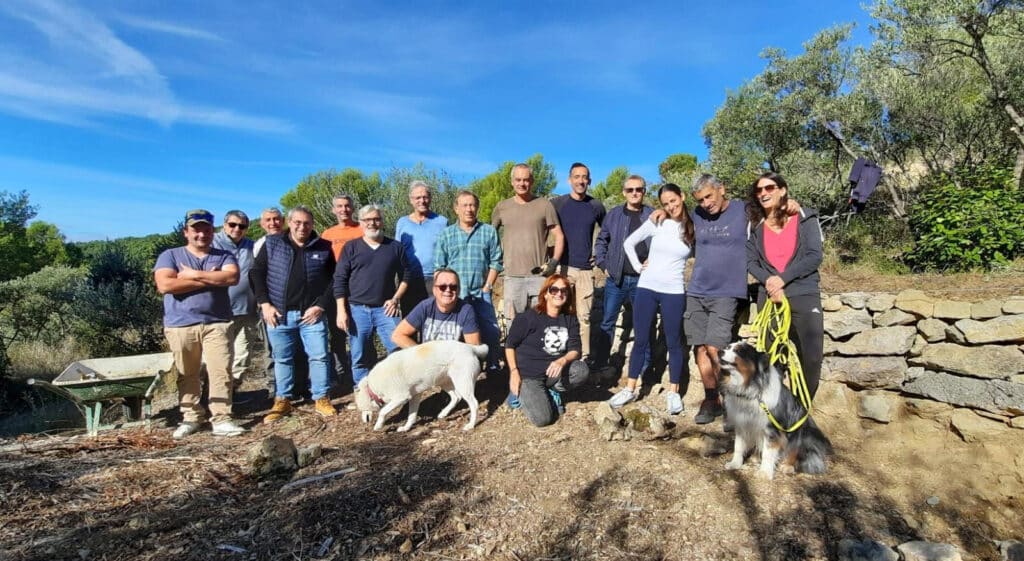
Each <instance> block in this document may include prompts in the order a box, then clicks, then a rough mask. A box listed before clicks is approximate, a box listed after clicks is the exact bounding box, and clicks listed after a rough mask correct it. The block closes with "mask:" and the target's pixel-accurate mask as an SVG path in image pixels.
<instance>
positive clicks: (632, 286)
mask: <svg viewBox="0 0 1024 561" xmlns="http://www.w3.org/2000/svg"><path fill="white" fill-rule="evenodd" d="M639 280H640V277H633V276H625V275H623V277H622V286H616V285H615V281H614V280H612V278H611V277H608V281H607V282H605V284H604V314H603V315H602V318H601V329H599V330H598V332H597V333H595V334H594V338H595V339H596V340H595V341H594V354H596V355H597V356H596V357H595V362H597V363H598V364H605V363H607V362H608V357H609V355H610V354H611V350H612V342H613V341H615V324H616V323H618V321H619V313H620V312H622V306H624V305H625V304H626V302H627V301H628V302H630V303H632V302H633V301H634V300H635V299H636V283H637V282H638V281H639ZM636 331H637V326H636V325H633V332H634V337H635V333H636ZM650 363H651V349H650V347H648V348H647V353H646V354H645V355H644V364H643V370H646V369H647V365H648V364H650Z"/></svg>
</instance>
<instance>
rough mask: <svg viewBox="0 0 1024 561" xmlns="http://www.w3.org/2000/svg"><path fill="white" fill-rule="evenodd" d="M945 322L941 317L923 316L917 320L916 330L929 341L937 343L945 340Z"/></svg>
mask: <svg viewBox="0 0 1024 561" xmlns="http://www.w3.org/2000/svg"><path fill="white" fill-rule="evenodd" d="M946 327H947V326H946V322H944V321H942V320H941V319H935V318H925V319H923V320H921V321H919V322H917V331H918V333H920V334H921V336H922V337H924V340H925V341H928V342H929V343H939V342H941V341H945V340H946Z"/></svg>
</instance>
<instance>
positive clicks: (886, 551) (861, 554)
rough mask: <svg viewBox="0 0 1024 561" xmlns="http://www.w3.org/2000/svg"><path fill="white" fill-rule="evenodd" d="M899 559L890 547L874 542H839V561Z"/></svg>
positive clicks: (892, 560) (887, 560)
mask: <svg viewBox="0 0 1024 561" xmlns="http://www.w3.org/2000/svg"><path fill="white" fill-rule="evenodd" d="M899 558H900V556H899V554H898V553H896V552H895V551H893V550H892V548H891V547H889V546H887V545H885V544H884V543H881V542H876V541H875V540H864V541H857V540H851V539H849V538H846V539H842V540H840V541H839V561H899Z"/></svg>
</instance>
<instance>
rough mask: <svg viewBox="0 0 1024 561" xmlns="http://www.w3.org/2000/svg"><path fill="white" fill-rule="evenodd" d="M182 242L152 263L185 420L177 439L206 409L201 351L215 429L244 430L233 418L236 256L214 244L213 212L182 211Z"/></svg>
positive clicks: (221, 431)
mask: <svg viewBox="0 0 1024 561" xmlns="http://www.w3.org/2000/svg"><path fill="white" fill-rule="evenodd" d="M184 234H185V239H186V240H187V242H188V243H187V244H186V245H185V246H183V247H175V248H171V249H168V250H166V251H164V252H163V253H161V254H160V256H159V257H158V258H157V260H156V265H154V267H153V280H154V282H155V283H156V289H157V291H158V292H160V294H163V295H164V334H165V335H166V336H167V342H168V344H169V345H170V348H171V352H172V353H173V354H174V366H175V367H176V368H177V370H178V401H179V404H180V407H181V414H182V417H183V421H182V423H181V425H179V426H178V428H177V429H176V430H175V431H174V438H176V439H181V438H185V437H187V436H189V435H190V434H192V433H194V432H196V431H197V430H199V428H200V426H202V424H203V422H204V421H205V419H206V410H205V409H204V408H203V406H202V405H200V403H199V397H200V393H201V391H202V385H201V382H200V379H199V370H200V367H201V366H202V362H203V358H204V354H205V359H206V369H207V374H208V375H209V396H210V400H209V404H210V420H211V421H212V423H213V434H215V435H217V436H238V435H240V434H242V433H243V432H245V429H243V428H242V427H240V426H238V425H237V424H235V422H234V421H232V419H231V394H232V383H231V354H232V353H231V348H230V346H229V344H228V335H227V334H228V325H229V324H230V322H231V317H232V313H231V299H230V297H229V296H228V287H229V286H234V285H236V284H238V261H237V260H236V259H235V256H234V255H232V254H231V253H230V252H227V251H223V250H220V249H217V248H215V247H213V214H211V213H210V212H209V211H206V210H202V209H196V210H191V211H189V212H187V213H185V230H184Z"/></svg>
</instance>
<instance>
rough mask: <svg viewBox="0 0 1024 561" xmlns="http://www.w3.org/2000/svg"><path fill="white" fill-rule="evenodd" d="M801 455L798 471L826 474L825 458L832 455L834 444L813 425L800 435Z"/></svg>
mask: <svg viewBox="0 0 1024 561" xmlns="http://www.w3.org/2000/svg"><path fill="white" fill-rule="evenodd" d="M800 436H801V440H802V441H803V442H802V443H801V447H800V448H801V454H800V465H799V466H798V471H800V472H803V473H815V474H819V473H825V469H826V468H825V457H826V456H828V455H829V454H831V453H832V443H831V442H830V441H829V439H828V437H827V436H825V433H823V432H821V429H819V428H818V426H817V425H815V424H814V423H813V421H812V422H811V423H810V424H809V426H807V427H806V428H805V429H804V431H803V434H801V435H800Z"/></svg>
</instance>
